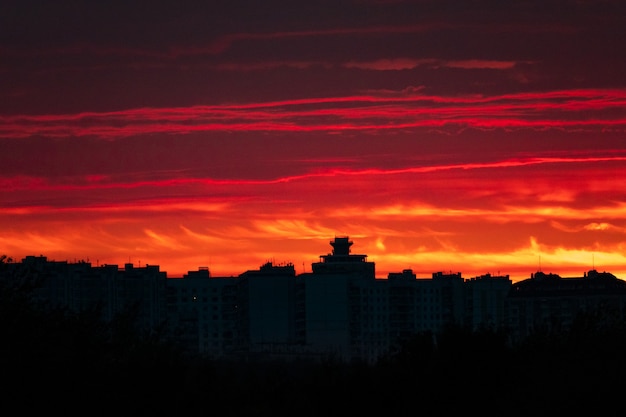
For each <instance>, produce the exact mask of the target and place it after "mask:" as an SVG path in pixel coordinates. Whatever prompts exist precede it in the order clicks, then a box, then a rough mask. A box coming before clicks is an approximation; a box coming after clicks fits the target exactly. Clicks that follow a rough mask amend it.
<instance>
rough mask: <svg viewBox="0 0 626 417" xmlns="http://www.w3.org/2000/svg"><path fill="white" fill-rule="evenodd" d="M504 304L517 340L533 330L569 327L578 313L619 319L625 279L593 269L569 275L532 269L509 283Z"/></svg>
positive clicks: (622, 312) (623, 309)
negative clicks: (534, 271) (574, 275)
mask: <svg viewBox="0 0 626 417" xmlns="http://www.w3.org/2000/svg"><path fill="white" fill-rule="evenodd" d="M507 306H508V320H509V323H508V328H509V329H510V331H511V333H512V337H513V339H514V340H518V341H519V340H522V339H524V338H526V337H527V336H529V335H531V334H533V333H537V332H543V333H551V332H560V331H566V330H569V329H570V328H571V327H572V325H573V323H574V320H575V319H576V318H577V317H578V316H579V315H580V314H582V313H599V314H601V315H603V316H604V317H603V318H604V319H606V320H613V319H617V320H623V319H624V317H625V312H626V281H623V280H621V279H618V278H617V277H615V276H614V275H613V274H611V273H608V272H598V271H596V270H591V271H589V272H587V273H585V274H584V275H583V276H582V277H571V278H561V277H560V276H559V275H557V274H545V273H543V272H536V273H534V274H532V275H531V277H530V278H528V279H525V280H522V281H518V282H516V283H515V284H513V285H512V286H511V289H510V291H509V294H508V296H507ZM599 318H602V317H599Z"/></svg>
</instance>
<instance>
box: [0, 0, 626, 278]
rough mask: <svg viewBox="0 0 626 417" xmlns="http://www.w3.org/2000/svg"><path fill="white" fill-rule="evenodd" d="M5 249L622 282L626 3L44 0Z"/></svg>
mask: <svg viewBox="0 0 626 417" xmlns="http://www.w3.org/2000/svg"><path fill="white" fill-rule="evenodd" d="M2 9H3V13H0V51H2V55H3V57H4V59H3V60H2V62H0V73H1V74H2V77H0V151H1V152H0V184H2V187H0V207H1V208H2V210H1V211H0V228H1V229H2V231H3V232H2V234H1V235H0V254H6V255H7V256H10V257H12V258H13V259H21V258H22V257H24V256H28V255H35V256H37V255H40V254H41V255H44V256H46V257H48V258H49V259H56V260H71V259H88V260H89V261H90V262H91V263H93V264H96V263H98V264H118V265H122V264H125V263H126V262H131V263H140V264H142V265H145V264H159V265H160V266H161V268H162V270H164V271H167V272H168V276H172V277H174V276H182V275H183V274H185V273H186V272H188V271H190V270H194V269H196V268H199V267H203V266H207V267H209V268H210V270H211V273H212V274H214V275H216V276H229V275H238V274H239V273H241V272H243V271H245V270H247V269H255V268H257V267H258V266H259V265H261V264H263V263H264V262H267V261H270V260H271V261H273V262H276V263H292V264H293V265H294V266H295V268H296V270H297V271H298V272H299V273H300V272H302V270H305V271H309V270H310V265H311V264H312V263H313V262H316V261H317V259H318V258H319V256H321V255H323V254H325V253H326V252H327V251H328V250H329V246H328V242H329V240H331V239H332V238H333V237H334V236H349V237H350V239H352V240H353V241H354V243H355V246H354V251H355V252H356V253H360V254H366V255H367V256H368V260H369V261H371V262H374V263H375V264H376V273H377V276H379V277H386V276H387V274H388V273H390V272H399V271H401V270H403V269H412V270H413V271H414V272H415V273H416V274H418V275H420V276H429V275H430V273H432V272H436V271H452V272H461V273H462V274H463V276H464V277H472V276H479V275H483V274H487V273H491V274H502V275H509V276H510V278H511V280H513V281H519V280H521V279H525V278H528V277H529V276H530V274H532V273H533V272H536V271H538V270H543V271H545V272H553V273H556V274H559V275H561V276H581V275H582V274H583V273H584V272H586V271H588V270H591V269H597V270H599V271H608V272H611V273H613V274H614V275H615V276H617V277H620V278H621V277H626V190H624V187H623V178H625V177H626V135H625V134H626V80H625V79H624V77H623V74H624V73H625V71H626V60H625V59H624V57H623V52H622V50H621V49H622V48H621V45H622V42H621V39H623V35H626V5H625V4H624V3H623V2H620V1H617V0H615V1H605V2H580V1H573V0H572V1H568V0H562V1H542V2H539V1H537V2H533V1H531V2H521V1H513V2H507V3H506V4H502V2H499V1H481V2H472V3H471V4H470V3H468V2H463V1H451V0H443V1H428V0H419V1H402V0H389V1H384V0H353V1H333V2H327V1H321V2H314V3H306V4H304V3H299V4H291V3H290V2H278V1H273V0H272V1H270V2H269V3H268V2H263V3H262V4H248V3H246V4H245V5H244V4H243V3H240V2H237V1H231V2H226V3H220V2H217V3H215V2H211V4H196V5H191V4H178V3H174V2H165V1H157V2H152V3H151V4H150V6H149V8H148V7H142V6H140V5H137V4H126V3H121V2H120V3H117V2H114V3H107V4H104V3H103V4H89V3H87V4H82V5H80V4H70V3H69V2H61V3H55V4H54V5H52V4H47V3H46V2H26V3H19V2H15V4H10V5H5V6H3V7H2Z"/></svg>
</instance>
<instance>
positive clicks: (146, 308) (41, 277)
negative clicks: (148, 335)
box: [2, 256, 167, 332]
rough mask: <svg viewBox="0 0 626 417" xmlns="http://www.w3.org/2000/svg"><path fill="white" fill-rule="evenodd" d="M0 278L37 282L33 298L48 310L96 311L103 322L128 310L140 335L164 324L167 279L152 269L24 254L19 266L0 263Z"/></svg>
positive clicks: (149, 267)
mask: <svg viewBox="0 0 626 417" xmlns="http://www.w3.org/2000/svg"><path fill="white" fill-rule="evenodd" d="M2 279H5V280H6V279H23V280H31V281H32V282H34V283H36V288H35V291H34V294H33V296H34V297H35V299H36V300H39V301H42V302H45V303H46V304H47V305H48V307H50V308H55V307H63V308H68V309H69V310H70V311H73V312H81V311H88V310H96V309H97V310H98V311H99V312H100V314H101V318H102V319H103V320H104V321H111V320H113V319H114V318H115V317H116V316H117V315H119V314H121V313H126V312H133V314H135V315H136V317H135V320H136V321H135V324H136V325H137V327H138V330H139V331H142V332H152V331H154V330H157V329H158V328H159V327H160V326H162V325H163V323H164V322H165V320H166V311H165V309H166V303H165V291H166V285H167V276H166V273H165V272H162V271H160V270H159V267H158V266H156V265H146V266H145V267H134V266H133V264H130V263H128V264H126V265H125V266H124V268H123V269H120V268H119V267H118V266H117V265H102V266H97V267H93V266H92V265H91V264H90V263H89V262H85V261H79V262H75V263H69V262H67V261H51V260H48V259H47V258H46V257H45V256H26V257H25V258H24V259H22V261H21V262H19V263H7V264H4V268H3V271H2Z"/></svg>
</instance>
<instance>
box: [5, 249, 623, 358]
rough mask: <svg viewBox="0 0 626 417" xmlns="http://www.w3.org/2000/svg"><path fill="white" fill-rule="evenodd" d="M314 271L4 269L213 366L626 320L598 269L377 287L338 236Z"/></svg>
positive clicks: (515, 337) (33, 261)
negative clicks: (594, 313) (176, 273)
mask: <svg viewBox="0 0 626 417" xmlns="http://www.w3.org/2000/svg"><path fill="white" fill-rule="evenodd" d="M330 244H331V246H332V248H333V249H332V252H331V253H329V254H327V255H321V256H320V259H319V262H316V263H313V264H312V270H311V272H308V273H301V274H296V271H295V268H294V266H293V265H292V264H284V265H275V264H273V263H271V262H268V263H266V264H264V265H262V266H261V267H260V268H259V269H258V270H248V271H246V272H243V273H242V274H240V275H238V276H236V277H213V276H211V274H210V271H209V269H208V268H199V269H198V270H197V271H189V272H188V273H187V274H185V275H184V276H183V277H182V278H168V277H167V274H166V273H165V272H163V271H160V269H159V266H156V265H146V266H145V267H135V266H134V265H133V264H130V263H128V264H126V265H124V267H123V268H120V267H118V266H117V265H102V266H96V267H94V266H92V265H91V264H90V263H87V262H78V263H68V262H58V261H50V260H48V259H47V258H46V257H44V256H38V257H36V256H28V257H26V258H24V259H22V261H21V262H3V263H2V264H1V265H0V266H1V267H2V268H1V270H0V276H1V277H2V278H3V279H4V280H7V279H14V280H19V279H25V278H29V279H32V278H36V279H37V281H38V282H39V287H38V289H37V292H36V294H37V296H38V297H40V298H41V299H44V300H46V301H48V302H50V303H52V304H56V305H63V306H67V307H68V308H70V309H71V310H73V311H81V310H85V309H93V308H94V306H96V305H97V306H99V307H100V308H101V309H102V315H103V319H104V320H111V319H113V318H114V317H115V315H116V314H118V313H119V312H121V311H124V309H126V308H128V306H130V305H132V306H134V307H135V308H137V325H138V326H139V328H140V330H142V331H151V330H153V329H157V328H163V326H164V328H165V329H166V334H167V336H168V337H169V338H170V339H171V340H172V341H174V342H175V343H177V344H179V346H180V347H181V348H183V349H184V350H185V351H187V352H189V353H190V354H194V355H201V356H206V357H209V358H215V359H220V358H247V359H254V358H282V359H293V358H310V359H312V360H319V359H321V358H329V357H332V358H335V359H338V360H341V361H354V360H359V361H366V362H370V363H372V362H375V361H376V360H378V358H380V357H381V356H382V355H385V354H387V353H390V352H392V351H393V350H394V349H396V348H397V347H398V346H399V344H400V343H401V342H402V341H403V340H406V339H407V338H410V337H411V336H413V335H416V334H420V333H425V332H427V333H430V334H433V335H434V336H435V337H436V335H437V334H440V333H441V332H442V331H444V329H445V328H446V326H447V325H449V324H454V325H458V326H464V327H465V328H469V329H472V330H478V329H485V328H486V329H498V330H506V331H507V332H508V334H509V336H510V339H511V341H512V342H513V343H514V342H515V341H519V340H522V339H523V338H525V337H527V336H528V335H529V334H531V333H532V332H535V331H537V330H539V329H542V330H550V329H566V328H568V327H569V326H571V324H572V323H573V321H574V320H575V318H576V316H577V314H578V313H580V312H583V311H589V310H591V309H594V310H595V309H598V308H602V309H604V310H605V311H608V310H610V311H611V312H616V313H617V314H618V315H619V317H620V318H621V317H623V312H624V308H625V306H626V281H623V280H621V279H618V278H616V277H615V276H614V275H612V274H610V273H608V272H598V271H596V270H591V271H589V272H586V273H584V275H583V276H582V277H572V278H562V277H560V276H558V275H555V274H545V273H543V272H537V273H534V274H532V275H531V276H530V278H528V279H525V280H522V281H519V282H516V283H512V281H511V280H510V279H509V276H508V275H502V276H493V275H490V274H486V275H482V276H476V277H473V278H469V279H465V278H463V277H462V276H461V273H449V274H448V273H443V272H435V273H433V274H432V276H431V277H425V278H420V277H417V276H416V275H415V274H414V273H413V271H412V270H410V269H406V270H403V271H401V272H397V273H390V274H389V275H388V277H387V278H386V279H381V278H376V276H375V264H374V263H373V262H369V261H368V260H367V255H362V254H353V253H351V246H352V244H353V242H352V241H351V240H350V239H349V237H335V238H334V240H333V241H331V242H330Z"/></svg>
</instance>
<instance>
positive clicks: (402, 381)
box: [0, 263, 626, 417]
mask: <svg viewBox="0 0 626 417" xmlns="http://www.w3.org/2000/svg"><path fill="white" fill-rule="evenodd" d="M0 267H1V263H0ZM23 278H24V277H20V279H15V280H8V281H3V282H2V283H1V284H0V334H1V335H2V343H0V372H1V374H0V377H1V378H2V387H3V388H2V389H1V390H0V392H1V393H2V394H1V402H0V407H1V408H3V409H4V410H5V412H9V410H15V407H19V410H20V413H22V414H27V413H28V412H29V411H32V412H52V411H53V410H59V411H60V410H62V412H63V413H65V414H72V415H73V414H79V413H80V414H81V415H85V414H94V413H96V414H102V415H111V414H113V413H115V414H120V415H139V414H141V415H150V414H152V415H166V414H168V415H183V414H186V413H193V414H194V415H205V416H209V415H220V416H266V415H267V416H282V415H285V416H286V415H290V416H295V415H298V416H312V417H313V416H333V415H343V416H345V415H357V414H363V413H367V414H368V415H369V414H372V413H384V415H394V416H408V415H411V416H415V415H418V414H425V415H451V414H453V413H460V412H480V413H482V414H483V415H485V414H487V415H499V416H509V417H511V416H528V415H533V416H536V415H548V414H550V415H563V414H564V413H574V412H575V413H577V414H578V413H581V412H590V413H594V414H601V415H603V416H606V415H617V414H618V413H619V414H620V415H621V414H622V412H621V411H622V409H623V404H622V401H621V398H623V394H622V392H623V388H622V384H623V382H624V381H625V379H626V357H625V356H624V355H625V353H626V325H625V323H623V322H622V321H621V320H617V319H614V320H607V319H606V312H603V311H595V312H589V313H587V314H584V315H582V314H581V315H580V317H579V318H578V319H577V320H576V322H575V325H574V326H573V328H572V329H570V330H568V331H562V332H553V333H547V332H546V333H541V332H537V333H536V334H535V335H533V336H531V337H529V338H528V339H527V340H526V341H525V342H524V343H522V344H519V345H516V346H511V345H510V344H509V343H508V342H507V340H508V337H507V334H506V332H505V331H502V330H489V329H486V330H481V331H470V330H468V329H465V328H463V327H455V326H451V327H449V328H447V329H446V330H445V331H444V332H443V333H442V334H441V335H437V337H433V334H430V333H423V334H416V335H414V336H413V337H411V338H410V339H408V340H404V341H402V343H401V344H400V345H399V346H398V349H397V350H395V351H394V353H393V354H390V355H388V356H387V357H384V358H381V359H380V361H379V362H378V363H376V364H374V365H371V364H365V363H358V362H355V363H340V362H336V361H333V360H327V361H322V362H315V363H312V362H304V361H293V362H281V361H273V362H271V361H259V362H235V361H214V360H208V359H203V358H200V357H189V356H186V355H184V354H183V353H182V352H180V351H178V350H177V348H176V347H175V346H173V345H171V344H169V343H168V342H167V341H166V340H165V339H164V338H162V337H161V336H160V335H159V333H158V332H157V333H151V334H142V333H140V332H138V331H136V328H135V326H134V321H135V310H134V309H132V308H129V309H128V310H127V311H125V312H124V313H122V314H120V315H118V316H117V317H116V318H115V319H114V320H112V321H110V322H103V321H102V320H101V319H100V318H99V317H101V315H100V313H99V310H98V309H99V307H98V306H94V308H93V309H92V310H90V311H82V312H80V313H75V312H70V311H68V310H67V309H64V308H60V307H50V306H47V305H45V303H40V302H37V301H35V300H34V299H33V297H32V290H33V288H35V287H36V285H37V283H36V282H33V281H29V280H28V279H23Z"/></svg>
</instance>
